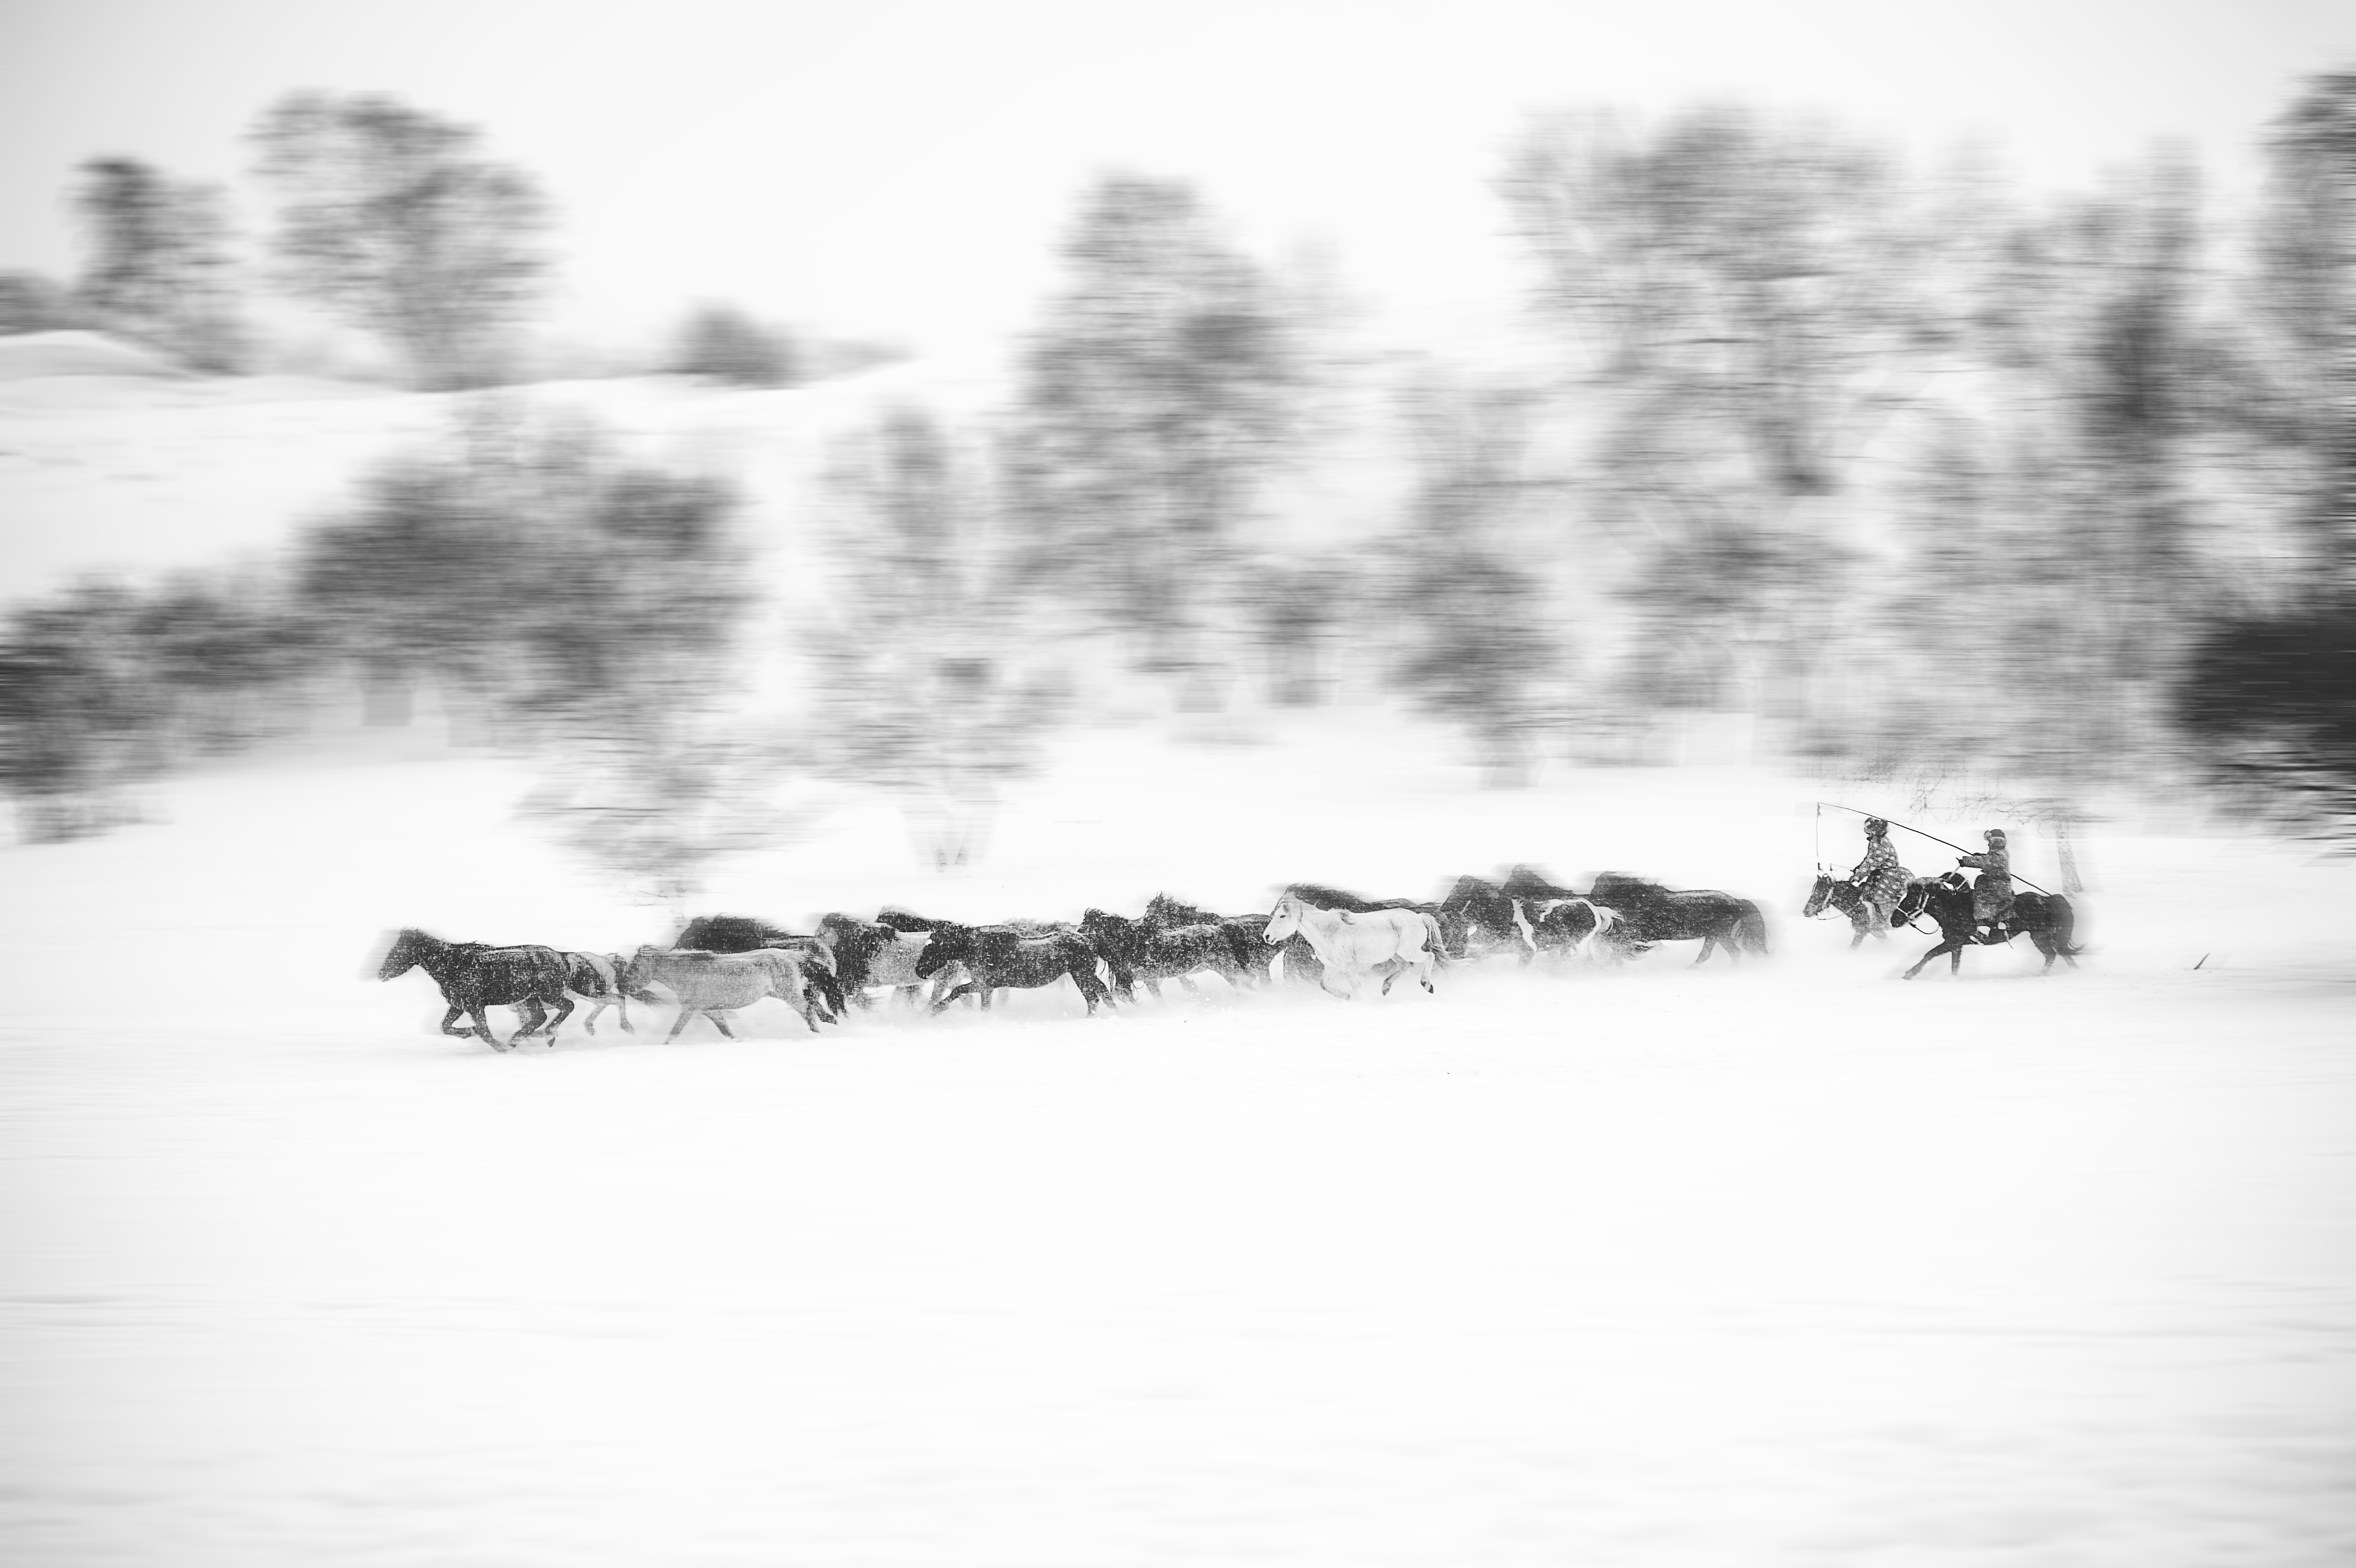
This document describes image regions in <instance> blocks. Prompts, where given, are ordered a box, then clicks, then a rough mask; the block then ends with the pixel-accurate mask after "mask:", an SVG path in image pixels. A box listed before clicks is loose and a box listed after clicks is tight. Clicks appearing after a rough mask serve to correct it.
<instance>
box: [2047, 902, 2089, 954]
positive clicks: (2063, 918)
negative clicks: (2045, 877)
mask: <svg viewBox="0 0 2356 1568" xmlns="http://www.w3.org/2000/svg"><path fill="white" fill-rule="evenodd" d="M2048 907H2049V908H2051V910H2052V911H2053V946H2054V949H2055V951H2057V952H2059V953H2060V954H2061V956H2063V957H2064V958H2075V957H2077V956H2078V955H2080V954H2082V953H2083V952H2085V951H2086V950H2085V948H2083V946H2081V945H2079V944H2078V943H2077V942H2076V941H2074V940H2073V938H2075V937H2076V935H2077V933H2078V912H2077V911H2076V910H2074V909H2072V908H2071V907H2070V901H2069V900H2068V899H2066V898H2063V897H2062V896H2061V895H2060V894H2059V893H2056V894H2055V895H2054V896H2053V899H2052V901H2051V904H2050V905H2048Z"/></svg>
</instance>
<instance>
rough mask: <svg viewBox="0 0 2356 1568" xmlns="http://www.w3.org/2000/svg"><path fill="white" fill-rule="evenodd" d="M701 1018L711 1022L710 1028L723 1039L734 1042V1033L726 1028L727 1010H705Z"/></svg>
mask: <svg viewBox="0 0 2356 1568" xmlns="http://www.w3.org/2000/svg"><path fill="white" fill-rule="evenodd" d="M703 1016H704V1017H705V1018H708V1019H711V1020H712V1028H713V1029H718V1030H719V1031H720V1033H721V1037H722V1038H723V1039H724V1040H734V1039H735V1038H736V1031H735V1030H734V1029H730V1028H729V1027H728V1009H727V1008H707V1009H706V1010H705V1012H704V1015H703Z"/></svg>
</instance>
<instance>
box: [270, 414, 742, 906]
mask: <svg viewBox="0 0 2356 1568" xmlns="http://www.w3.org/2000/svg"><path fill="white" fill-rule="evenodd" d="M615 444H616V443H614V441H613V439H612V437H611V436H610V435H609V434H608V433H607V432H603V431H601V430H599V429H598V428H596V427H595V426H594V425H592V424H590V423H588V422H587V421H583V420H579V419H573V418H567V417H563V416H541V415H534V414H532V413H530V411H526V410H525V409H523V408H521V407H520V406H519V405H515V404H511V403H509V402H507V401H505V400H499V399H497V398H489V399H486V400H482V401H480V402H478V403H477V404H476V405H474V406H473V407H471V408H468V409H466V410H463V411H461V412H460V413H459V415H458V416H457V418H456V419H455V421H454V423H453V426H452V428H451V429H450V431H449V432H446V433H445V434H444V436H443V438H442V439H441V440H440V441H439V442H438V443H435V444H434V445H432V446H430V447H427V448H425V449H423V450H422V451H419V452H413V453H406V454H403V455H401V456H399V457H396V458H394V459H392V460H391V461H389V462H387V463H385V464H382V465H381V466H380V467H379V468H378V469H377V470H376V471H375V472H374V473H373V474H371V475H369V478H368V480H367V481H366V482H365V484H364V485H363V486H362V493H361V498H360V501H359V506H358V507H357V508H356V509H355V510H354V512H353V514H352V515H350V516H348V517H343V518H341V519H337V520H335V521H332V522H329V523H327V524H325V525H322V526H320V527H318V528H314V529H312V530H311V531H310V532H309V534H308V535H307V536H306V537H305V539H304V540H303V541H302V545H301V548H300V549H299V550H298V553H297V559H296V563H295V595H296V602H297V603H298V605H299V606H300V607H301V608H302V610H303V611H304V612H305V613H308V614H309V615H311V616H314V617H316V620H317V621H318V623H319V624H323V625H325V626H328V627H331V628H334V630H335V634H336V636H337V648H338V650H339V651H340V653H341V654H342V656H344V657H345V658H346V659H348V660H349V661H350V662H351V664H352V665H353V666H354V667H356V668H357V669H358V670H359V671H360V673H361V674H362V676H363V678H364V679H369V680H373V681H374V682H375V683H376V684H377V685H378V686H379V687H380V688H392V689H404V688H407V687H410V686H412V685H417V684H426V683H430V684H432V685H434V687H436V688H439V690H440V691H441V693H442V696H443V699H444V707H445V709H449V710H451V711H452V712H453V713H454V716H455V718H456V719H457V720H459V721H460V722H461V723H463V724H466V725H467V726H469V727H470V728H472V729H474V730H475V731H478V732H484V733H487V734H488V735H494V736H497V737H499V738H501V739H503V740H505V741H508V742H509V743H510V744H513V745H516V746H518V747H519V748H521V749H527V750H530V751H534V752H539V753H540V754H541V756H542V757H543V758H545V759H546V760H547V763H548V776H547V779H546V782H545V786H544V787H543V788H542V789H541V790H540V791H539V792H538V793H537V794H536V795H535V797H534V801H533V805H532V809H533V810H534V811H535V812H537V813H539V814H540V815H542V816H547V817H549V818H551V819H552V820H553V821H554V822H555V823H556V824H557V825H558V831H559V834H560V836H561V837H562V838H563V840H564V841H565V842H566V843H567V844H568V845H570V846H571V847H572V848H574V849H576V850H578V851H580V852H581V853H583V854H584V855H585V856H586V857H588V858H589V859H592V860H593V861H594V863H596V864H597V865H599V866H600V867H602V868H603V869H605V870H607V871H610V872H613V873H615V874H616V875H618V876H620V877H622V878H624V879H625V880H628V881H630V882H632V883H633V884H635V885H637V886H639V887H641V888H642V889H646V890H648V891H654V892H656V893H659V894H661V895H663V896H675V895H677V894H679V893H680V892H681V891H686V890H691V889H692V888H693V887H694V886H695V885H696V882H697V880H698V878H699V877H700V875H701V869H702V868H703V867H704V866H705V865H706V864H707V863H708V862H709V861H710V860H711V859H712V857H714V856H716V855H718V854H720V853H722V852H723V851H725V850H729V849H735V848H751V847H754V846H755V845H757V844H759V843H761V842H764V841H766V835H768V834H771V833H773V832H776V831H783V830H784V828H785V821H784V819H783V818H782V817H780V816H778V815H777V814H776V812H775V811H773V810H772V809H771V806H770V804H769V802H768V799H767V795H768V793H769V792H770V790H771V789H772V788H773V786H774V785H775V784H776V783H777V782H778V779H779V777H780V776H781V773H782V769H783V765H784V764H783V760H782V757H781V754H780V753H779V752H778V751H777V750H776V748H774V747H767V746H764V745H763V744H761V743H760V742H759V741H758V740H757V738H755V736H753V735H752V733H751V731H750V727H749V726H746V725H744V724H741V723H737V722H734V720H732V717H731V716H730V715H727V714H725V713H723V705H724V703H725V702H726V701H727V700H728V699H731V698H733V697H734V696H736V695H737V694H739V692H740V691H741V688H742V687H743V685H744V682H743V680H742V678H741V677H739V675H738V670H739V667H740V666H741V662H742V660H741V656H740V654H739V652H738V647H739V644H740V642H741V638H742V635H743V631H744V622H745V618H746V614H747V613H748V612H749V611H750V609H751V607H752V605H753V603H754V597H755V596H754V591H753V586H752V583H751V581H750V579H749V576H748V573H747V570H746V561H745V557H744V547H743V545H742V543H741V541H740V540H739V539H738V538H737V535H736V531H735V529H734V526H733V517H734V513H735V511H736V509H737V507H738V497H737V496H736V494H735V493H734V490H733V489H732V488H731V487H729V486H727V485H723V484H720V483H718V482H716V481H714V480H712V479H709V478H705V477H702V476H701V475H684V474H675V473H670V472H668V471H666V470H663V469H660V468H657V467H653V466H650V465H647V464H637V463H632V462H630V461H627V460H626V459H625V458H624V457H622V456H620V455H618V454H617V453H616V452H615V450H614V448H615ZM402 707H403V708H405V703H404V704H402Z"/></svg>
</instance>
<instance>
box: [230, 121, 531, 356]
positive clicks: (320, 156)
mask: <svg viewBox="0 0 2356 1568" xmlns="http://www.w3.org/2000/svg"><path fill="white" fill-rule="evenodd" d="M252 136H253V140H254V142H255V143H256V144H257V145H258V146H259V149H260V154H261V164H260V173H261V176H262V179H263V180H264V181H265V182H266V183H267V184H269V185H270V186H272V187H275V188H276V189H277V191H278V192H279V194H280V202H281V205H280V208H279V224H278V229H277V232H276V234H275V235H274V236H273V249H274V251H276V254H277V256H278V259H279V263H280V267H281V272H282V275H283V276H284V280H285V282H286V284H287V286H288V287H289V288H291V289H292V290H294V292H295V293H296V294H298V295H300V296H301V297H303V298H305V299H307V300H310V301H312V302H314V303H316V304H320V305H322V306H325V307H326V308H327V309H329V310H331V311H333V312H335V313H337V315H341V316H343V317H344V318H345V319H346V320H348V321H349V322H351V323H352V324H353V325H358V326H360V327H363V328H366V329H368V330H369V331H373V332H376V333H378V334H380V335H381V336H383V337H384V338H385V339H386V341H387V342H389V343H390V344H391V345H392V346H393V347H395V348H396V349H397V350H399V351H400V352H401V353H402V355H404V356H405V357H407V359H408V361H409V364H410V367H411V369H412V374H413V376H414V377H415V379H416V380H417V383H418V384H419V385H420V386H423V387H426V388H429V389H446V388H454V387H469V386H481V385H486V384H488V383H490V382H492V381H495V380H496V379H498V377H499V376H500V375H501V374H502V372H503V369H504V367H505V364H506V361H507V359H508V357H509V354H510V352H511V348H512V345H511V342H510V341H509V339H510V334H511V332H512V330H513V328H514V327H515V326H516V325H517V324H518V322H519V320H520V319H521V318H522V317H523V315H525V314H526V312H527V311H528V310H529V309H530V307H531V305H532V304H533V303H534V302H535V300H536V298H537V296H538V294H539V293H540V290H541V284H542V281H543V277H544V274H545V273H546V272H547V270H548V260H547V258H546V256H545V255H543V254H542V253H541V251H540V249H539V245H538V241H539V240H540V238H541V234H542V232H543V231H544V230H545V229H547V227H548V221H549V219H548V212H547V205H546V203H545V201H544V200H543V199H542V197H541V192H540V187H539V186H538V184H537V183H536V182H535V181H533V180H532V178H531V177H530V176H529V175H526V174H525V173H523V172H522V171H521V170H519V169H515V168H511V167H509V166H508V165H503V164H498V163H493V162H491V161H489V160H487V159H486V158H484V157H482V156H481V155H479V153H478V152H477V142H478V140H479V133H477V131H476V130H475V129H474V128H473V127H471V126H466V125H461V124H457V123H454V122H451V121H447V120H443V119H439V118H437V117H435V116H434V115H431V114H428V113H425V112H422V111H419V110H416V109H412V108H410V107H409V106H408V105H406V104H403V103H401V102H399V101H396V100H394V99H391V98H387V97H381V96H375V95H353V96H337V95H336V94H332V93H320V92H297V93H293V94H290V95H288V96H287V97H285V98H284V99H281V100H280V101H278V102H277V103H276V104H275V105H273V107H272V108H271V109H270V110H269V112H267V113H265V114H264V115H263V116H262V120H261V122H260V123H259V124H258V125H257V126H256V127H255V129H254V131H253V133H252Z"/></svg>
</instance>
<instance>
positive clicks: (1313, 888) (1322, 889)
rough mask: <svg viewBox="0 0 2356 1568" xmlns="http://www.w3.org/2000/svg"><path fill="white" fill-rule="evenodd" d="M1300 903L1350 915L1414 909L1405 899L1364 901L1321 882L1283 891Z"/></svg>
mask: <svg viewBox="0 0 2356 1568" xmlns="http://www.w3.org/2000/svg"><path fill="white" fill-rule="evenodd" d="M1284 891H1286V892H1287V893H1289V894H1290V895H1291V896H1292V897H1294V898H1297V899H1299V900H1300V901H1301V902H1302V903H1305V904H1308V905H1311V906H1312V907H1313V908H1316V909H1322V910H1337V909H1338V910H1344V911H1346V912H1349V913H1351V914H1380V913H1382V912H1384V911H1385V910H1394V909H1414V908H1415V907H1416V905H1415V904H1414V903H1412V902H1411V901H1408V900H1406V899H1380V900H1376V899H1364V898H1360V897H1359V896H1358V895H1357V894H1355V893H1353V892H1345V891H1343V890H1342V889H1340V888H1329V887H1327V886H1325V884H1323V882H1293V883H1291V884H1290V885H1289V886H1287V887H1286V888H1285V890H1284Z"/></svg>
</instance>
